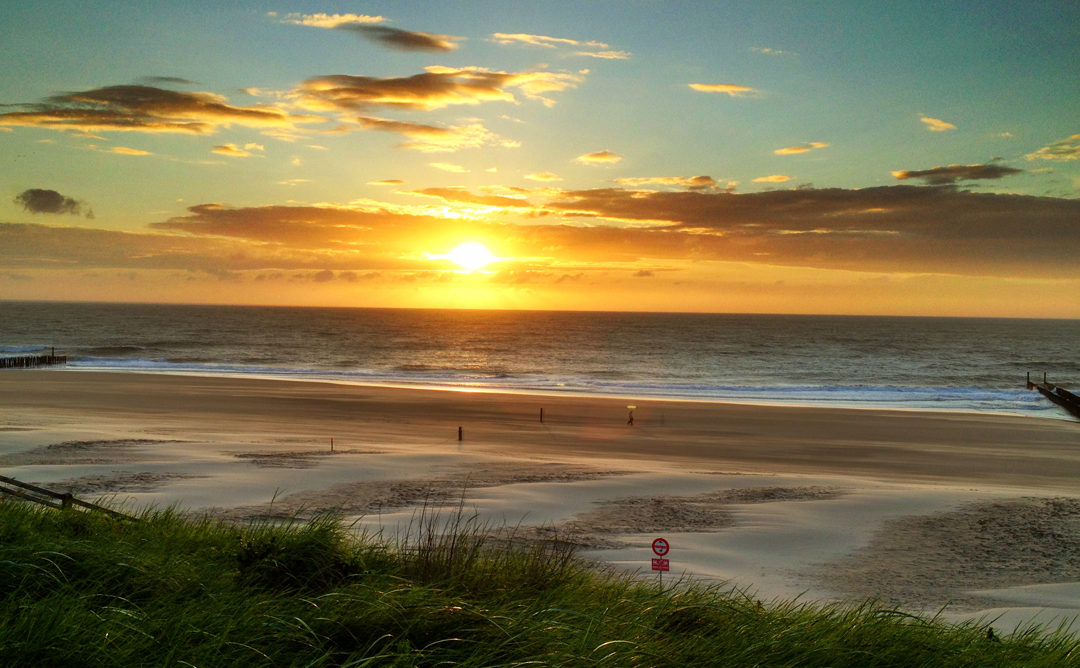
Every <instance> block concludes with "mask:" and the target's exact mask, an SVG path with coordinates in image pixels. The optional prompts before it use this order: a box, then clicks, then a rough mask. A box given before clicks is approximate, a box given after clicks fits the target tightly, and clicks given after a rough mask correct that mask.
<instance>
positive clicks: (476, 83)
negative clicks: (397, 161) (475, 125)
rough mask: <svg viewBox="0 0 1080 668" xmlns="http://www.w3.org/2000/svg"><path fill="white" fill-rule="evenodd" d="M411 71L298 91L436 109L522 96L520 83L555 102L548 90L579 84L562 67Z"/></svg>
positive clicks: (346, 78)
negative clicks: (554, 69)
mask: <svg viewBox="0 0 1080 668" xmlns="http://www.w3.org/2000/svg"><path fill="white" fill-rule="evenodd" d="M425 69H426V71H425V72H424V73H423V74H415V75H413V76H410V77H390V78H377V77H365V76H353V75H347V74H335V75H329V76H322V77H315V78H313V79H308V80H307V81H304V82H303V83H302V84H301V85H300V88H299V90H297V91H296V92H295V93H293V95H292V97H293V98H294V99H296V100H297V102H298V103H299V104H300V105H301V106H303V107H304V108H307V109H309V110H316V111H329V110H352V109H363V108H367V107H377V106H383V107H395V108H400V109H417V110H421V111H431V110H433V109H442V108H444V107H448V106H451V105H459V104H469V105H475V104H480V103H482V102H516V98H515V97H514V94H513V93H512V92H511V91H510V90H509V89H512V88H516V89H518V90H520V91H521V93H522V94H523V95H525V97H526V98H528V99H533V100H539V101H541V102H543V103H544V104H546V105H548V106H551V105H553V104H554V101H553V100H551V99H549V98H546V97H544V94H545V93H549V92H557V91H562V90H566V89H567V88H574V87H576V85H577V83H578V82H580V81H581V80H582V79H581V77H580V76H578V75H574V74H567V73H559V72H494V71H490V70H487V69H484V68H480V67H463V68H451V67H438V66H433V67H428V68H425Z"/></svg>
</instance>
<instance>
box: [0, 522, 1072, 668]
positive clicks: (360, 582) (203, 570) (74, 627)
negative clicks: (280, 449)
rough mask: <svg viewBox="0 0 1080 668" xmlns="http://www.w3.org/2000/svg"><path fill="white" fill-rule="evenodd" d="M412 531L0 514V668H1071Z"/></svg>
mask: <svg viewBox="0 0 1080 668" xmlns="http://www.w3.org/2000/svg"><path fill="white" fill-rule="evenodd" d="M413 529H414V530H413V531H411V532H409V533H407V534H403V535H404V536H405V537H403V538H400V539H398V540H392V541H383V540H379V539H375V538H370V537H368V538H364V537H361V538H359V539H357V538H355V537H354V536H353V535H352V534H351V533H350V532H349V531H348V530H347V529H345V528H343V527H342V526H341V525H340V524H339V522H338V521H337V520H336V519H335V518H333V517H322V518H318V519H316V520H315V521H312V522H307V523H295V524H290V525H286V526H271V525H265V524H264V525H256V526H245V527H240V526H233V525H229V524H224V523H220V522H216V521H212V520H208V519H203V520H192V519H190V518H186V517H184V516H182V515H180V514H178V513H176V512H173V511H147V512H144V513H143V514H142V515H141V516H140V521H137V522H131V521H124V520H118V519H114V518H111V517H107V516H103V515H96V514H88V513H82V512H76V511H66V512H58V511H54V510H49V509H43V508H36V507H30V506H28V505H25V504H23V503H18V502H13V501H4V502H0V665H3V666H28V667H29V666H38V667H48V666H57V667H60V666H63V667H64V668H73V667H80V666H117V667H120V666H123V667H124V668H136V667H140V666H189V667H190V666H196V667H198V668H210V667H214V666H223V667H224V666H229V667H243V666H273V667H276V668H281V667H285V666H296V667H300V666H303V667H305V668H314V667H321V666H357V667H359V666H852V667H854V666H858V667H860V668H865V667H876V666H964V667H971V668H978V667H981V666H1028V667H1038V666H1067V665H1080V659H1078V653H1080V645H1078V643H1077V641H1076V640H1075V639H1073V638H1072V637H1071V636H1066V635H1061V634H1050V635H1047V634H1040V633H1037V632H1035V631H1033V630H1029V631H1026V632H1021V633H1017V634H1013V635H1012V636H1008V637H1005V638H996V637H988V636H987V630H986V629H985V628H979V627H976V626H971V625H961V626H950V625H945V624H940V623H937V622H933V621H930V620H926V619H923V618H919V617H913V616H910V615H906V614H902V613H899V612H897V611H894V610H887V609H880V608H876V607H874V606H872V605H865V606H862V607H859V608H857V609H851V608H842V607H820V606H814V605H807V604H795V603H780V604H770V605H765V606H761V605H760V604H758V603H757V602H756V601H754V600H752V599H750V598H748V597H746V596H742V595H739V594H738V593H731V592H725V591H722V590H719V589H716V588H708V587H700V586H693V585H690V584H685V583H684V584H683V585H682V586H679V587H675V588H671V589H668V590H666V591H660V590H659V589H658V588H657V587H656V585H655V584H650V583H645V582H641V581H638V580H634V579H632V578H628V577H619V576H614V575H611V574H604V573H601V572H598V571H597V570H595V569H590V568H588V567H586V566H584V565H582V564H581V563H579V562H578V561H577V560H576V559H575V558H574V555H573V552H572V550H571V549H570V548H569V547H568V546H567V545H566V544H565V543H558V542H549V543H527V544H520V543H515V541H513V540H502V541H499V542H498V543H495V542H494V541H492V540H487V539H485V535H486V532H485V527H481V526H478V525H476V524H475V523H474V522H473V521H472V520H470V519H469V518H463V516H462V515H461V514H460V513H458V514H456V515H453V514H451V516H448V517H446V518H442V517H440V516H438V515H437V514H433V513H425V514H422V515H421V516H419V517H418V519H417V524H416V525H415V526H414V527H413Z"/></svg>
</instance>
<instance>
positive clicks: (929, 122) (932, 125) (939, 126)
mask: <svg viewBox="0 0 1080 668" xmlns="http://www.w3.org/2000/svg"><path fill="white" fill-rule="evenodd" d="M919 120H920V121H922V122H923V123H926V129H927V130H929V131H930V132H946V131H948V130H955V129H956V126H955V125H953V124H952V123H946V122H945V121H943V120H941V119H940V118H920V119H919Z"/></svg>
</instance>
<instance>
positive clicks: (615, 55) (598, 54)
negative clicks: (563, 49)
mask: <svg viewBox="0 0 1080 668" xmlns="http://www.w3.org/2000/svg"><path fill="white" fill-rule="evenodd" d="M574 55H575V56H589V57H590V58H603V59H604V60H627V59H628V58H630V56H631V53H630V52H629V51H575V52H574Z"/></svg>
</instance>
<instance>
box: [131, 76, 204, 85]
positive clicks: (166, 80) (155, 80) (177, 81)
mask: <svg viewBox="0 0 1080 668" xmlns="http://www.w3.org/2000/svg"><path fill="white" fill-rule="evenodd" d="M139 83H142V84H146V85H148V86H157V85H159V84H160V85H162V86H168V85H173V86H198V85H199V84H198V82H195V81H192V80H191V79H182V78H180V77H143V78H142V79H139Z"/></svg>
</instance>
